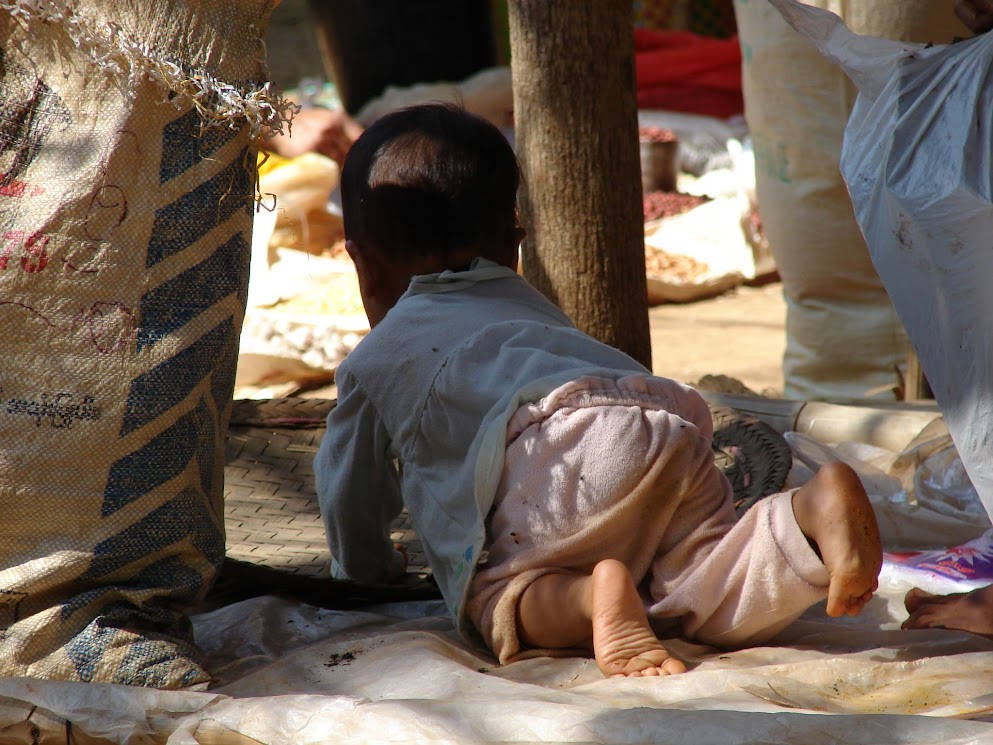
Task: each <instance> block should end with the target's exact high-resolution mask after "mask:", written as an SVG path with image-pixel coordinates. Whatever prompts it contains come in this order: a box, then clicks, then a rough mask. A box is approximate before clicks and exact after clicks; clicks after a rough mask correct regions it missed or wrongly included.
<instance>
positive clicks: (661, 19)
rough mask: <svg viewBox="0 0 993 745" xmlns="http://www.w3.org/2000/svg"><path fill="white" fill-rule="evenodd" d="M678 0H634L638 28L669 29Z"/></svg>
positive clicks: (635, 22) (635, 19) (635, 20)
mask: <svg viewBox="0 0 993 745" xmlns="http://www.w3.org/2000/svg"><path fill="white" fill-rule="evenodd" d="M676 2H677V0H634V25H635V27H636V28H651V29H657V30H661V29H667V28H669V26H670V23H671V22H672V11H673V7H674V6H675V5H676Z"/></svg>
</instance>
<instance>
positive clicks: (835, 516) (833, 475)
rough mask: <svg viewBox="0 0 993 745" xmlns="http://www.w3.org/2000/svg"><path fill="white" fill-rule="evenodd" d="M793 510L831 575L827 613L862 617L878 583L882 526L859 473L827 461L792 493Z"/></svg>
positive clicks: (880, 563)
mask: <svg viewBox="0 0 993 745" xmlns="http://www.w3.org/2000/svg"><path fill="white" fill-rule="evenodd" d="M793 514H794V515H795V516H796V521H797V524H798V525H799V526H800V530H801V531H802V532H803V534H804V535H805V536H806V537H807V539H808V540H809V541H811V542H812V543H813V545H814V548H815V550H816V551H817V552H818V553H819V554H820V557H821V561H823V562H824V566H825V567H827V570H828V575H829V576H830V578H831V579H830V584H829V585H828V601H827V613H828V615H829V616H841V615H845V614H848V615H850V616H854V615H858V613H860V612H861V610H862V608H864V607H865V604H866V603H868V602H869V600H870V599H871V598H872V593H873V592H874V591H875V590H876V588H877V587H878V586H879V582H878V578H879V570H880V568H881V567H882V564H883V552H882V544H881V543H880V540H879V528H878V526H877V524H876V517H875V514H874V513H873V511H872V504H871V503H870V502H869V497H868V496H867V495H866V493H865V489H864V488H863V487H862V482H861V481H860V480H859V477H858V474H856V473H855V471H853V470H852V469H851V468H849V467H848V466H847V465H845V464H844V463H838V462H835V463H826V464H824V466H822V467H821V468H820V470H819V471H818V472H817V474H816V475H815V476H814V478H812V479H811V480H810V481H808V482H807V483H806V484H804V485H803V486H802V487H800V488H799V489H797V491H796V493H795V494H794V495H793Z"/></svg>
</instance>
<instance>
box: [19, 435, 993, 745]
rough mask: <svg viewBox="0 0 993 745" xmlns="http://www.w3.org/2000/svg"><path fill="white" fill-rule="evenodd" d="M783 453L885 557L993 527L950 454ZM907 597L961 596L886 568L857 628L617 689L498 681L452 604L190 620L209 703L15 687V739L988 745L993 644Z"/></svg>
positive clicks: (522, 670)
mask: <svg viewBox="0 0 993 745" xmlns="http://www.w3.org/2000/svg"><path fill="white" fill-rule="evenodd" d="M787 440H788V442H790V445H791V448H792V450H793V453H794V464H795V465H794V469H793V472H792V473H791V476H790V483H802V482H803V480H805V478H807V476H808V475H809V472H810V471H811V470H813V469H816V468H817V467H818V465H819V464H820V463H822V462H824V461H825V460H827V459H837V458H840V459H843V460H845V461H847V462H849V463H851V464H852V465H854V466H855V467H856V469H857V470H858V471H859V474H860V476H861V478H862V481H863V483H865V484H866V486H867V488H868V489H869V491H870V492H871V496H872V498H873V503H874V506H875V508H876V512H877V514H878V515H879V517H880V522H881V530H882V534H883V537H884V542H885V543H886V544H887V548H891V549H893V548H897V549H912V548H931V547H933V548H938V547H944V546H950V545H953V544H955V543H959V542H962V541H964V540H968V539H970V538H975V537H977V536H982V535H984V534H985V532H986V531H988V530H989V528H990V526H989V522H988V521H985V520H984V519H983V518H982V517H980V516H977V514H978V513H977V511H976V505H977V497H976V494H975V490H974V489H973V488H972V486H971V483H970V482H969V481H968V479H967V478H965V477H964V474H963V473H962V470H961V468H960V467H958V466H960V464H958V462H957V459H956V458H954V457H951V458H950V457H949V454H950V453H951V454H952V455H953V456H954V450H949V449H948V448H944V449H942V448H940V447H935V446H934V445H933V444H930V445H928V447H927V450H926V452H929V453H933V454H931V455H930V456H929V457H927V458H925V459H924V460H923V462H922V463H921V464H920V465H919V466H917V467H916V469H911V471H910V472H909V473H907V472H904V471H901V470H900V468H899V465H900V464H905V463H906V462H907V461H908V460H912V459H908V458H907V457H906V455H907V454H906V453H903V454H896V453H891V452H888V451H885V450H882V449H880V448H878V447H870V446H867V445H861V444H857V443H842V444H839V445H836V446H830V445H827V444H825V443H821V442H818V441H815V440H812V439H811V438H809V437H807V436H804V435H800V434H797V433H788V436H787ZM922 452H923V451H922ZM925 492H926V495H925ZM942 493H943V494H945V495H947V498H946V499H943V498H942V497H941V494H942ZM922 496H926V498H923V499H922V498H921V497H922ZM911 581H914V582H917V583H920V584H923V585H924V586H926V587H930V588H931V589H934V590H949V589H956V584H955V582H953V581H950V580H946V581H937V580H934V581H932V580H929V579H927V578H926V577H924V576H923V575H918V576H916V577H913V576H911V575H908V574H907V573H906V572H903V571H902V570H901V569H900V568H899V567H894V566H891V565H888V566H887V567H885V568H884V572H883V575H882V582H881V587H880V590H879V593H878V594H877V596H876V597H875V598H873V600H872V601H871V602H870V604H869V606H868V607H867V609H866V611H865V612H864V613H863V615H861V616H859V617H856V618H841V619H831V618H828V617H827V616H826V615H825V614H824V613H823V606H822V605H819V606H815V607H813V608H811V609H810V610H809V611H808V612H807V613H806V614H805V615H804V616H803V617H802V618H801V619H800V620H799V621H797V622H796V623H794V624H793V625H792V626H790V627H789V628H788V629H787V630H786V631H785V632H783V633H782V634H781V635H780V636H779V637H778V638H777V639H776V640H775V644H770V645H769V646H765V647H759V648H754V649H745V650H738V651H722V650H717V649H713V648H710V647H705V646H700V645H696V644H691V643H689V642H687V641H682V640H677V641H673V642H672V650H673V652H674V653H675V654H677V655H678V656H679V657H681V658H682V659H684V660H686V661H687V663H688V664H689V667H690V672H688V673H687V674H685V675H679V676H672V677H668V678H638V679H605V678H604V677H603V676H602V675H601V673H600V672H599V671H598V669H597V667H596V665H595V663H594V662H593V661H592V660H589V659H579V658H575V659H533V660H526V661H522V662H519V663H515V664H513V665H508V666H505V667H500V666H498V665H497V664H496V662H495V661H494V660H493V659H492V658H491V657H490V656H488V655H487V654H485V653H481V652H479V651H478V650H473V649H470V648H468V647H466V646H465V645H464V644H463V643H462V642H460V641H459V640H458V639H457V637H456V636H455V633H454V630H453V627H452V624H451V622H450V621H449V619H448V617H447V615H446V613H445V610H444V607H443V605H442V603H441V602H440V601H433V602H411V603H397V604H391V605H383V606H378V607H370V608H366V609H364V610H352V611H332V610H326V609H321V608H316V607H314V606H311V605H306V604H304V603H301V602H298V601H295V600H293V599H289V598H282V597H275V596H265V597H260V598H256V599H252V600H247V601H243V602H239V603H236V604H232V605H229V606H227V607H223V608H220V609H218V610H215V611H212V612H209V613H204V614H200V615H197V616H195V617H194V619H193V620H194V625H195V629H196V638H197V641H198V643H199V644H200V646H201V647H202V648H203V649H204V651H205V652H206V654H207V655H208V667H209V669H210V670H211V672H212V673H213V674H214V675H215V676H216V679H217V683H216V685H215V686H214V687H213V688H212V689H211V690H209V691H207V692H189V691H178V692H177V691H173V692H166V691H157V690H149V689H142V688H128V687H124V686H114V685H87V684H83V683H58V682H46V681H39V680H28V679H23V678H8V679H0V740H2V741H3V742H25V743H29V742H32V741H33V740H32V737H33V736H32V735H31V728H30V727H29V726H25V723H26V721H27V720H28V719H30V720H31V721H32V722H34V723H35V724H36V729H35V732H36V733H37V732H38V729H39V728H40V729H41V731H42V732H43V733H47V734H48V735H49V736H51V737H52V739H51V740H49V741H54V742H61V741H63V740H61V739H58V737H57V736H56V735H58V734H59V733H53V732H52V731H51V730H52V728H53V727H54V728H57V727H58V726H59V725H58V723H59V722H60V721H62V720H69V721H71V722H72V733H73V734H72V737H73V740H72V741H73V742H77V743H82V742H93V741H110V742H118V743H145V742H162V743H172V744H179V743H182V744H183V745H193V744H194V743H201V744H203V743H248V742H262V743H272V744H274V745H275V744H277V743H280V744H282V743H295V744H296V743H298V744H301V745H308V744H310V743H315V744H316V743H372V742H430V743H491V742H582V743H644V742H667V743H677V744H678V743H693V744H694V745H697V744H698V743H718V742H719V743H755V742H777V743H804V744H810V743H832V744H834V743H869V742H872V743H884V744H885V743H894V744H895V743H928V744H929V745H930V744H934V745H938V744H939V743H940V744H941V745H958V744H959V743H962V744H964V743H976V742H993V641H991V640H988V639H984V638H982V637H978V636H973V635H970V634H965V633H962V632H956V631H946V630H930V631H901V630H900V629H899V626H900V623H901V622H902V620H903V619H904V618H906V612H905V611H904V610H903V607H902V596H903V594H904V592H905V591H906V590H907V589H908V587H909V586H910V582H911ZM46 722H47V724H46ZM53 722H54V723H55V724H53ZM46 727H47V729H46ZM86 738H90V739H86ZM95 738H103V740H95Z"/></svg>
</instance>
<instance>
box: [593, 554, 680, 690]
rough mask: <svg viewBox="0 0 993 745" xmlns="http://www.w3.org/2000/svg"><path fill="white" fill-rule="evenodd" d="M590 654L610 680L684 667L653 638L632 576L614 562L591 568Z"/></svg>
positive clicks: (667, 673)
mask: <svg viewBox="0 0 993 745" xmlns="http://www.w3.org/2000/svg"><path fill="white" fill-rule="evenodd" d="M592 589H593V614H592V615H593V655H594V657H595V658H596V662H597V665H598V666H599V667H600V670H601V671H602V672H603V674H604V675H606V676H607V677H610V678H622V677H627V676H630V677H640V676H658V675H673V674H676V673H684V672H686V665H684V664H683V663H682V662H680V661H679V660H677V659H676V658H675V657H671V656H670V655H669V653H668V652H667V651H666V649H665V647H663V646H662V642H660V641H659V640H658V637H656V636H655V632H653V631H652V628H651V626H649V625H648V617H647V616H646V615H645V609H644V606H643V605H642V602H641V598H640V597H639V596H638V590H637V588H636V587H635V585H634V580H632V579H631V573H630V572H628V569H627V567H626V566H624V564H622V563H621V562H619V561H616V560H614V559H606V560H604V561H601V562H600V563H599V564H597V565H596V567H594V569H593V587H592Z"/></svg>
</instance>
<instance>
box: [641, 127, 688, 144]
mask: <svg viewBox="0 0 993 745" xmlns="http://www.w3.org/2000/svg"><path fill="white" fill-rule="evenodd" d="M676 139H679V138H678V137H677V136H676V133H675V132H673V131H672V130H671V129H665V128H663V127H638V140H639V141H641V142H672V141H673V140H676Z"/></svg>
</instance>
